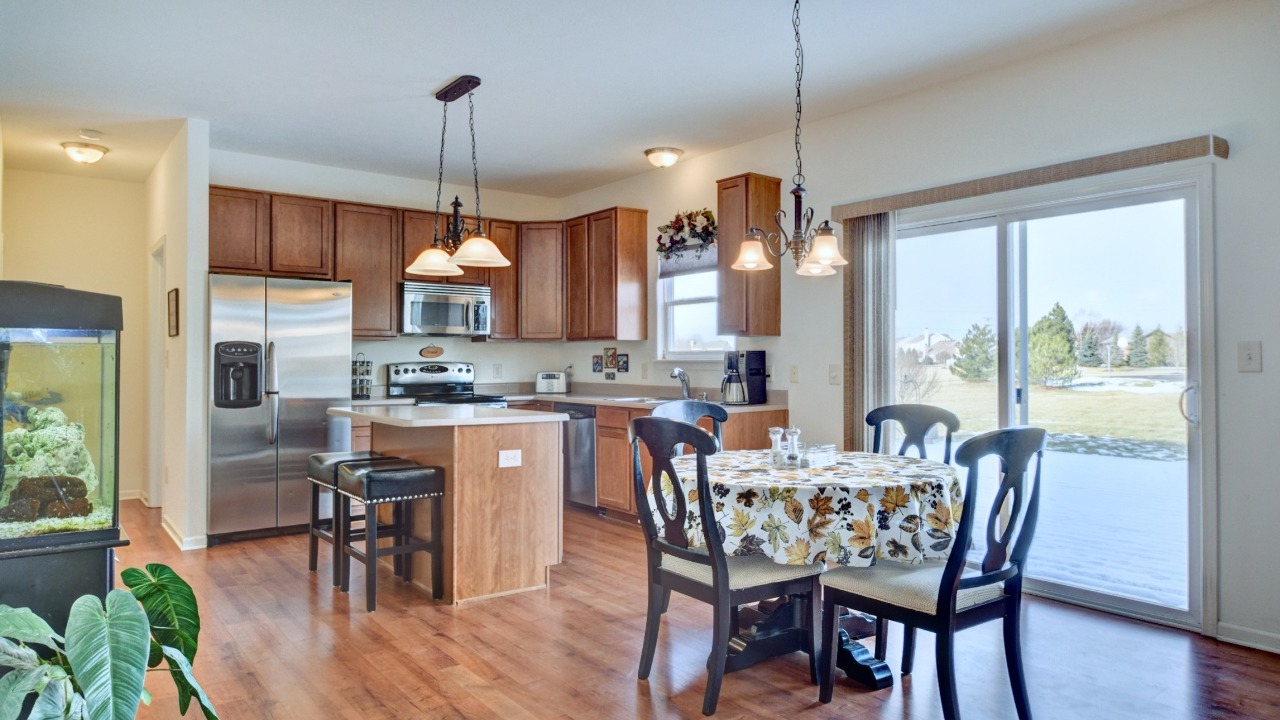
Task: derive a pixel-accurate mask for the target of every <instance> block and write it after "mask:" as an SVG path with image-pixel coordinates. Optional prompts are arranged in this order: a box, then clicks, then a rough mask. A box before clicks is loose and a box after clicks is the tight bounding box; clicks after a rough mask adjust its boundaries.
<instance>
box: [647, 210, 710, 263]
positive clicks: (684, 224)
mask: <svg viewBox="0 0 1280 720" xmlns="http://www.w3.org/2000/svg"><path fill="white" fill-rule="evenodd" d="M715 241H716V214H715V213H713V212H711V211H710V210H708V209H707V208H703V209H701V210H690V211H688V212H678V213H676V216H675V218H674V219H672V221H671V222H669V223H667V224H666V225H663V226H662V227H660V228H658V254H659V255H661V256H662V257H663V259H670V258H671V257H673V256H675V255H680V254H681V253H684V252H686V251H690V250H691V251H693V253H694V257H700V256H701V255H702V253H704V252H706V250H707V248H710V247H711V246H712V245H713V244H715Z"/></svg>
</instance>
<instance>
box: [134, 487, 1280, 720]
mask: <svg viewBox="0 0 1280 720" xmlns="http://www.w3.org/2000/svg"><path fill="white" fill-rule="evenodd" d="M121 518H122V522H123V524H124V527H125V529H126V531H127V532H128V534H129V537H130V539H131V540H132V543H133V544H132V545H130V546H128V547H125V548H122V549H121V550H120V553H119V555H120V560H121V567H130V566H141V565H143V564H145V563H148V562H162V563H165V564H168V565H170V566H172V567H173V568H174V569H175V570H177V571H178V572H179V573H180V574H181V575H182V576H183V577H185V578H186V579H187V580H188V581H189V582H190V583H191V584H192V586H193V587H194V588H195V591H196V595H197V597H198V598H199V602H200V611H201V616H202V618H203V631H202V633H201V636H200V654H199V656H198V658H197V662H196V673H197V677H199V678H200V680H201V682H202V683H203V685H204V687H205V689H206V690H207V691H208V692H209V695H210V697H211V698H212V699H213V701H214V704H215V706H216V707H217V708H218V710H219V712H220V714H221V716H222V717H223V718H225V719H226V720H250V719H253V718H309V719H311V718H325V719H330V718H332V719H334V720H336V719H338V718H363V719H377V718H396V719H401V718H469V719H470V718H503V719H507V718H574V719H575V720H596V719H598V718H633V717H634V718H673V717H690V718H694V717H701V713H700V709H701V705H702V691H703V688H704V686H705V681H706V672H705V669H704V665H705V662H706V654H707V652H708V650H709V649H710V643H711V614H710V611H709V608H708V606H706V605H703V604H702V603H698V602H695V601H691V600H688V599H686V598H683V597H681V596H679V595H673V596H672V599H671V608H670V611H669V612H668V613H667V615H666V617H665V618H664V620H663V630H662V634H661V636H660V638H659V642H658V652H657V657H656V658H655V660H654V669H653V674H652V676H651V677H650V680H649V681H648V682H639V681H637V680H636V664H637V662H638V659H639V653H640V641H641V634H642V632H643V629H644V603H645V594H644V558H643V547H642V545H641V540H640V533H639V529H638V528H633V527H630V526H627V525H624V524H622V523H618V522H616V521H611V520H605V519H601V518H597V517H595V516H594V515H591V514H588V513H582V512H576V511H566V513H565V562H564V564H562V565H559V566H556V567H555V568H553V570H552V577H551V579H552V585H551V588H550V589H549V590H547V591H536V592H529V593H523V594H519V595H513V596H509V597H503V598H497V599H493V600H486V601H481V602H478V603H474V604H469V605H462V606H457V607H454V606H447V605H433V604H432V603H431V601H430V598H429V597H428V596H427V595H426V594H425V593H423V592H421V591H420V590H417V589H414V588H408V587H405V586H403V585H401V584H400V583H399V582H398V581H396V579H395V578H394V577H393V576H392V575H391V572H390V570H389V569H383V570H382V571H381V572H382V573H383V576H382V577H381V578H379V580H380V582H379V584H378V611H377V612H376V613H373V614H369V613H366V612H365V611H364V597H363V594H362V593H361V592H360V591H359V590H358V588H360V587H361V582H362V579H361V578H362V577H363V576H362V575H360V573H362V572H363V569H362V566H361V565H360V564H359V563H353V569H352V572H353V574H354V575H355V577H353V578H352V592H351V595H350V596H347V595H343V594H341V593H338V592H336V591H334V590H333V589H331V588H330V583H329V578H328V576H327V574H324V570H325V569H326V568H327V565H326V562H327V557H328V554H327V553H328V547H327V546H325V545H323V544H322V545H321V548H322V549H321V559H320V568H321V571H322V572H321V573H320V574H310V573H308V572H307V569H306V565H307V560H306V555H307V552H306V539H305V536H303V535H295V536H289V537H282V538H271V539H266V540H256V541H248V542H241V543H234V544H229V545H221V546H218V547H215V548H211V549H209V550H200V551H193V552H187V553H182V552H179V551H178V550H177V549H176V548H175V547H174V545H173V544H172V542H170V540H169V539H168V537H167V536H166V535H165V534H164V532H163V530H161V528H160V513H159V511H158V510H148V509H146V508H144V507H143V506H142V505H141V504H140V503H138V502H136V501H133V502H126V503H121ZM1023 628H1024V643H1025V644H1024V646H1023V647H1024V652H1023V656H1024V660H1025V662H1026V665H1027V676H1028V681H1029V688H1030V689H1029V692H1030V695H1031V704H1032V709H1033V711H1034V712H1035V715H1036V717H1037V718H1039V719H1041V720H1045V719H1052V718H1063V719H1067V718H1071V719H1074V718H1123V719H1126V720H1127V719H1130V718H1154V719H1158V720H1190V719H1192V718H1280V656H1276V655H1271V654H1268V653H1264V652H1260V651H1256V650H1249V649H1246V648H1241V647H1237V646H1234V645H1229V644H1224V643H1219V642H1217V641H1214V640H1208V639H1205V638H1202V637H1200V636H1197V635H1193V634H1190V633H1184V632H1179V631H1176V630H1170V629H1166V628H1162V627H1158V626H1154V625H1147V624H1144V623H1139V622H1134V621H1130V620H1125V619H1121V618H1115V617H1112V616H1109V615H1105V614H1101V613H1095V612H1090V611H1086V610H1081V609H1078V608H1074V607H1070V606H1067V605H1062V604H1058V603H1053V602H1049V601H1044V600H1039V599H1036V598H1028V600H1027V602H1026V609H1025V615H1024V617H1023ZM999 632H1000V630H999V623H988V624H987V625H985V626H981V627H978V628H974V629H972V630H966V631H964V632H962V633H961V634H960V635H959V642H958V646H959V651H958V658H957V665H958V682H959V688H960V704H961V709H962V711H963V712H964V714H965V717H966V718H970V719H975V718H976V719H981V720H1003V719H1005V718H1008V719H1012V718H1014V717H1015V714H1014V709H1013V699H1012V696H1011V695H1010V692H1009V687H1008V679H1007V676H1006V674H1005V668H1004V655H1003V650H1002V646H1001V642H1000V634H999ZM900 652H901V638H900V637H899V636H896V635H895V636H892V637H891V641H890V645H889V653H890V660H891V664H892V665H893V666H894V668H895V681H896V683H897V684H896V685H895V686H894V687H893V688H890V689H887V690H883V691H879V692H866V691H862V690H859V689H857V688H856V687H854V686H852V685H850V684H849V683H848V682H847V681H844V680H843V679H841V680H840V681H838V682H837V685H836V694H835V699H834V701H833V702H832V703H831V704H829V705H822V704H820V703H818V702H817V695H818V688H817V687H816V686H814V685H810V684H809V677H808V675H809V673H808V664H807V661H806V659H805V656H804V655H802V654H799V653H797V654H795V655H792V656H790V657H785V658H779V659H778V660H775V661H773V662H770V663H767V664H764V665H759V666H756V667H754V668H751V669H748V670H744V671H741V672H738V673H733V674H730V675H728V676H726V677H725V681H724V688H723V690H722V692H721V696H720V705H719V710H718V712H717V713H716V717H717V718H725V719H728V718H788V720H792V719H796V718H804V719H808V718H842V719H846V720H869V719H871V718H895V719H899V720H903V719H907V718H911V719H917V718H918V719H919V720H934V719H936V718H941V717H942V711H941V707H940V705H939V703H938V692H937V684H936V680H935V678H934V674H933V643H932V636H931V635H930V634H928V633H920V639H919V646H918V647H917V650H916V652H917V657H916V668H915V672H914V673H913V674H912V675H910V676H908V677H906V678H902V677H901V676H898V675H896V668H897V662H898V657H899V655H900ZM147 685H148V687H149V689H151V691H152V692H153V693H155V701H154V702H153V703H152V706H151V707H150V708H143V709H142V711H141V713H140V714H139V715H138V717H139V718H143V719H144V720H145V719H157V718H177V717H179V715H178V713H177V703H176V702H175V700H174V699H173V698H174V693H173V686H172V683H171V682H170V681H169V679H168V677H167V676H165V675H161V674H156V675H152V676H150V677H149V678H148V683H147ZM192 713H195V714H196V716H198V710H195V709H193V710H191V711H190V712H189V713H188V716H187V717H188V718H190V717H193V715H192Z"/></svg>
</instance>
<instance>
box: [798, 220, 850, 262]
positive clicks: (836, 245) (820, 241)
mask: <svg viewBox="0 0 1280 720" xmlns="http://www.w3.org/2000/svg"><path fill="white" fill-rule="evenodd" d="M811 261H812V262H817V263H819V264H822V265H829V266H836V265H848V264H849V261H848V260H845V259H844V256H842V255H841V254H840V241H839V240H838V239H836V234H835V232H834V231H833V230H832V229H831V226H830V225H828V224H827V223H825V222H824V223H822V226H821V227H819V228H818V233H817V235H815V236H814V238H813V248H812V249H811V250H809V255H808V257H806V258H805V262H811Z"/></svg>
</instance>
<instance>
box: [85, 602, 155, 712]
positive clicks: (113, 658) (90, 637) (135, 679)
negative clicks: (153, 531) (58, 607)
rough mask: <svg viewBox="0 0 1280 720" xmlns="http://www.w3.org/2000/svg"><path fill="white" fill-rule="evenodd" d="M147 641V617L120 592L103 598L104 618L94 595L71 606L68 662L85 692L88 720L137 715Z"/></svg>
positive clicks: (145, 662) (134, 603)
mask: <svg viewBox="0 0 1280 720" xmlns="http://www.w3.org/2000/svg"><path fill="white" fill-rule="evenodd" d="M150 641H151V633H150V627H149V626H148V624H147V614H146V613H145V612H143V611H142V608H141V607H139V606H138V601H137V600H136V599H134V597H133V595H131V594H129V593H127V592H125V591H124V590H112V591H111V592H109V593H107V602H106V612H105V613H104V612H103V607H102V605H100V604H99V603H98V599H97V598H96V597H93V596H92V595H84V596H82V597H81V598H80V599H79V600H76V602H75V604H74V605H72V606H71V615H70V617H68V618H67V659H68V660H70V661H71V669H72V671H73V673H74V674H75V678H76V683H77V684H79V685H80V690H81V691H82V692H83V693H84V700H85V705H86V715H87V717H88V718H89V720H133V719H134V718H135V717H136V716H137V713H138V699H139V698H141V697H142V681H143V677H144V676H145V675H146V672H147V648H148V644H149V643H150Z"/></svg>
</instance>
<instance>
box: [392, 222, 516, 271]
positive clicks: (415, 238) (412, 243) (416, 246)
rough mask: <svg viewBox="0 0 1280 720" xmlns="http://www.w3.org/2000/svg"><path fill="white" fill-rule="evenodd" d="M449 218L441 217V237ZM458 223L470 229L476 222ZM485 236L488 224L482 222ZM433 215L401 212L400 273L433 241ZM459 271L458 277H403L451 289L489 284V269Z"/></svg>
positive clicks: (468, 268) (469, 268)
mask: <svg viewBox="0 0 1280 720" xmlns="http://www.w3.org/2000/svg"><path fill="white" fill-rule="evenodd" d="M452 217H453V216H452V215H446V214H444V213H441V216H440V225H439V230H438V232H439V233H440V234H441V235H443V234H444V233H445V232H446V228H447V227H448V225H447V223H448V221H449V220H451V219H452ZM462 222H463V223H464V224H465V225H467V226H468V227H474V226H475V222H476V219H475V218H473V217H467V216H465V215H464V216H463V217H462ZM484 223H485V226H486V227H485V234H486V235H488V234H489V227H488V226H489V224H490V221H488V220H485V221H484ZM436 232H437V228H436V214H435V213H433V212H424V211H421V210H405V211H404V236H403V238H402V245H401V247H402V248H403V253H404V255H403V262H404V264H403V265H401V270H403V269H404V268H407V267H409V265H410V264H411V263H413V261H414V260H415V259H417V257H418V255H420V254H422V251H423V250H426V249H427V248H429V247H431V241H432V240H434V239H435V237H436ZM489 239H490V240H492V239H493V238H492V237H490V238H489ZM460 267H462V274H461V275H412V274H410V273H407V272H406V273H403V278H404V279H405V280H411V281H413V282H430V283H450V284H453V285H488V284H489V268H483V267H469V266H466V265H463V266H460Z"/></svg>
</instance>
